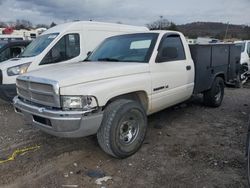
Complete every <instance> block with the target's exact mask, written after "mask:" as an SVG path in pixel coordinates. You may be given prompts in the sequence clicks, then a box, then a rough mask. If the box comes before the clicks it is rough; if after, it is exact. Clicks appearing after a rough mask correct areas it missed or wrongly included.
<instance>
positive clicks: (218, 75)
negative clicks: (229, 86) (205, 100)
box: [215, 73, 226, 82]
mask: <svg viewBox="0 0 250 188" xmlns="http://www.w3.org/2000/svg"><path fill="white" fill-rule="evenodd" d="M216 77H220V78H222V79H223V81H224V82H226V78H225V75H224V74H222V73H220V74H217V75H216ZM216 77H215V78H216Z"/></svg>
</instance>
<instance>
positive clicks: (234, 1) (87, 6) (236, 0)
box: [0, 0, 250, 25]
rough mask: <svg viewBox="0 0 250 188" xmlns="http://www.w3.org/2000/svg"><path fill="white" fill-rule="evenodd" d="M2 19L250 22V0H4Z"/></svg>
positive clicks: (2, 2) (40, 21)
mask: <svg viewBox="0 0 250 188" xmlns="http://www.w3.org/2000/svg"><path fill="white" fill-rule="evenodd" d="M0 10H1V11H0V21H15V20H16V19H26V20H29V21H31V22H32V23H34V24H38V23H45V24H50V23H51V22H52V21H54V22H56V23H63V22H67V21H71V20H89V19H92V20H95V21H107V22H118V21H120V22H122V23H126V24H133V25H145V24H146V23H149V22H151V21H154V20H156V19H158V18H159V16H160V15H162V16H163V17H164V18H166V19H168V20H170V21H173V22H175V23H177V24H183V23H189V22H194V21H212V22H230V23H234V24H248V25H250V13H249V12H250V11H249V10H250V0H0Z"/></svg>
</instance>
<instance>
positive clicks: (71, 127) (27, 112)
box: [13, 97, 103, 138]
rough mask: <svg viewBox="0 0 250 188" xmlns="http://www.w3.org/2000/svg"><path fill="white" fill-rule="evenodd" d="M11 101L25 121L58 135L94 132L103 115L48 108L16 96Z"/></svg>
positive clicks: (68, 135)
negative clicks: (26, 101) (29, 102)
mask: <svg viewBox="0 0 250 188" xmlns="http://www.w3.org/2000/svg"><path fill="white" fill-rule="evenodd" d="M13 103H14V107H15V111H16V112H17V113H19V114H22V115H23V116H24V118H25V120H26V122H27V123H29V124H32V125H34V126H35V127H38V128H39V129H40V130H42V131H44V132H46V133H48V134H51V135H54V136H58V137H68V138H76V137H84V136H89V135H93V134H96V133H97V131H98V129H99V127H100V125H101V122H102V117H103V113H90V112H87V111H61V110H49V109H46V108H44V107H37V106H34V105H31V104H27V103H25V102H23V101H21V100H20V99H19V98H18V97H15V98H14V99H13Z"/></svg>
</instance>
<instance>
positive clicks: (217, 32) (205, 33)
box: [0, 16, 250, 40]
mask: <svg viewBox="0 0 250 188" xmlns="http://www.w3.org/2000/svg"><path fill="white" fill-rule="evenodd" d="M118 23H119V24H121V22H118ZM54 26H56V23H55V22H52V23H51V24H49V25H47V24H37V25H33V24H32V22H30V21H28V20H24V19H21V20H19V19H17V20H16V21H15V22H1V21H0V27H2V28H6V27H12V28H14V29H17V30H18V29H27V30H29V29H36V28H47V29H48V28H51V27H54ZM146 26H147V27H148V28H149V29H150V30H173V31H180V32H182V33H183V34H184V35H185V36H187V37H189V38H197V37H212V38H217V39H221V40H223V39H225V38H226V39H231V38H233V39H243V40H245V39H250V27H249V26H246V25H233V24H225V23H216V22H193V23H189V24H183V25H177V24H175V23H174V22H172V21H169V20H168V19H165V18H163V17H162V16H161V17H160V18H159V19H158V20H155V21H153V22H150V23H147V24H146ZM226 31H227V32H226Z"/></svg>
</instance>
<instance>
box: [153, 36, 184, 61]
mask: <svg viewBox="0 0 250 188" xmlns="http://www.w3.org/2000/svg"><path fill="white" fill-rule="evenodd" d="M185 59H186V56H185V51H184V47H183V44H182V41H181V38H180V36H179V35H170V36H167V37H165V38H163V39H162V41H161V44H160V47H159V50H158V55H157V58H156V62H158V63H161V62H168V61H178V60H185Z"/></svg>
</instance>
